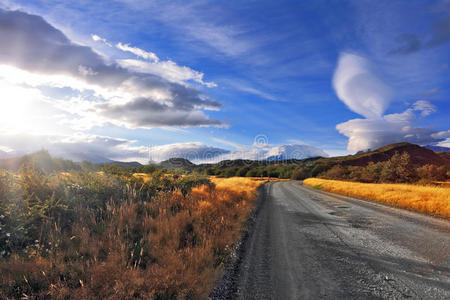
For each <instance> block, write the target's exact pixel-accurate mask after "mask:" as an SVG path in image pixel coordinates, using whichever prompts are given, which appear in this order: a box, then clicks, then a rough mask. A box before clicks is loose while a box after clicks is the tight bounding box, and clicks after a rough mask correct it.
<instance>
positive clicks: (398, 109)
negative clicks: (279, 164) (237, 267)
mask: <svg viewBox="0 0 450 300" xmlns="http://www.w3.org/2000/svg"><path fill="white" fill-rule="evenodd" d="M0 3H1V7H3V9H4V11H12V10H16V9H18V10H20V11H21V12H23V13H24V14H25V16H28V17H29V16H40V17H42V18H43V22H47V23H48V26H47V27H49V28H51V27H53V28H54V29H56V30H60V31H61V32H62V33H63V35H65V36H66V37H67V39H68V40H69V41H70V43H74V44H79V45H83V46H86V47H89V48H90V49H92V51H93V52H95V53H97V54H99V55H100V56H101V57H103V58H104V60H105V61H107V62H108V63H109V64H117V65H119V66H120V67H121V68H124V69H126V70H128V71H127V72H140V74H143V73H146V72H147V73H148V72H150V73H151V74H152V76H160V77H162V78H163V79H164V80H165V81H164V82H162V83H161V82H160V81H158V84H161V85H165V86H167V84H168V83H166V81H168V82H170V83H171V84H172V83H173V84H174V85H177V86H176V87H173V86H172V85H170V86H171V88H170V91H171V94H170V95H168V96H167V95H165V94H164V93H163V94H164V95H165V96H167V97H168V98H167V99H166V100H161V99H162V98H164V97H162V96H161V95H160V94H157V93H156V94H155V93H154V90H150V89H145V90H143V89H141V88H139V89H137V88H135V87H133V90H132V91H130V90H125V88H123V89H120V90H117V91H114V90H113V89H112V88H109V86H108V89H109V90H108V92H107V93H106V92H104V93H103V94H101V93H100V92H99V91H97V90H96V89H95V88H92V90H90V88H89V87H82V88H78V87H77V86H78V85H77V83H74V84H72V85H71V83H66V84H61V83H58V84H48V83H47V81H46V80H44V79H42V78H41V77H42V76H44V75H45V76H47V75H48V74H47V73H48V72H44V71H43V70H42V69H36V68H34V67H33V68H31V67H29V66H30V64H31V63H30V62H29V61H26V62H24V61H23V60H19V59H18V58H17V59H16V57H12V58H11V57H8V53H12V52H8V51H9V50H10V49H9V50H8V49H6V50H4V51H3V50H2V49H0V56H1V61H0V63H2V64H3V65H6V66H9V67H11V66H12V67H13V68H15V69H14V70H16V69H19V70H24V71H26V72H27V74H28V73H32V74H39V76H40V78H41V79H39V80H40V81H39V80H38V79H35V80H37V81H39V84H28V83H27V82H20V86H24V85H25V86H30V85H31V86H33V88H34V91H33V93H37V94H39V95H40V97H45V99H44V100H42V99H41V100H42V101H43V103H44V102H45V103H46V104H45V105H40V104H39V105H37V106H39V109H42V110H46V111H47V113H48V112H50V111H51V112H52V114H51V116H56V115H61V116H62V115H64V117H63V118H62V120H63V121H61V119H57V118H56V119H55V121H52V122H51V124H47V125H46V126H44V125H42V126H37V127H38V128H40V129H39V130H37V129H36V132H33V135H34V136H45V137H46V138H45V139H40V140H45V141H46V143H50V144H52V145H56V144H58V145H59V146H60V149H58V150H56V148H55V152H56V153H57V154H60V153H64V152H63V150H61V149H62V148H64V149H67V147H63V146H61V145H62V144H64V143H66V142H67V140H70V144H71V145H72V146H73V147H74V148H76V147H86V145H87V144H89V143H91V144H92V145H94V144H95V146H92V151H93V152H95V151H100V152H101V150H99V149H103V148H102V147H109V148H110V150H111V151H110V152H108V151H106V152H107V154H108V155H109V157H108V158H112V159H132V158H133V159H134V158H137V157H141V160H142V155H144V154H143V153H145V151H144V150H143V149H144V147H146V146H148V145H151V146H161V147H162V146H164V145H166V146H164V147H166V148H164V149H165V150H168V149H171V146H169V145H171V144H174V143H177V149H182V145H180V143H186V145H187V148H186V149H187V150H186V151H193V150H192V149H203V148H205V147H206V148H207V149H224V150H227V151H231V153H234V152H233V151H236V150H242V151H244V150H243V149H246V151H247V150H248V152H252V151H254V152H255V151H256V152H258V151H257V150H258V149H262V148H264V149H267V148H268V147H272V148H273V147H279V146H282V145H285V144H306V145H311V146H313V147H316V148H318V149H322V150H325V151H326V152H327V153H329V154H330V155H338V154H345V153H353V152H356V151H358V150H365V149H367V148H374V147H378V146H381V145H383V144H387V143H391V142H396V141H403V140H405V141H410V142H415V143H419V144H440V145H443V146H449V145H450V142H449V140H448V130H449V122H448V116H449V113H450V104H449V100H450V99H449V98H450V84H449V80H450V69H449V64H450V61H449V59H450V2H449V1H192V2H188V1H171V2H169V1H140V0H136V1H134V0H122V1H21V0H18V1H0ZM5 16H6V15H5ZM14 17H15V16H12V15H8V16H6V17H5V18H14ZM22 20H23V19H22ZM21 22H23V21H21ZM0 26H2V25H0ZM43 26H44V25H43ZM45 26H46V25H45ZM45 26H44V27H45ZM19 27H20V26H19ZM47 27H46V28H47ZM16 29H17V28H16ZM16 29H14V30H16ZM17 30H30V28H28V29H27V28H25V26H23V27H20V28H18V29H17ZM49 30H50V29H49ZM50 31H51V30H50ZM45 32H47V31H45ZM45 32H44V33H43V35H45V34H46V33H45ZM93 37H95V38H93ZM27 43H28V42H27V41H25V42H24V45H22V47H27V45H28V44H27ZM119 43H120V44H121V45H127V46H128V47H129V48H132V49H134V50H131V51H127V50H125V51H124V50H123V49H120V47H117V45H118V44H119ZM28 46H29V45H28ZM1 47H2V46H0V48H1ZM122 48H123V47H122ZM136 49H140V50H141V51H144V52H140V53H141V54H142V53H147V54H149V53H152V54H154V55H155V57H156V59H155V57H153V56H152V57H150V56H147V57H146V58H145V57H143V56H142V55H141V56H139V55H136V53H137V52H136ZM7 50H8V51H7ZM128 50H130V49H128ZM2 51H3V52H2ZM49 51H50V50H49ZM132 51H134V53H132ZM2 53H3V55H2ZM4 53H6V54H4ZM9 55H10V54H9ZM44 55H45V53H44ZM37 59H39V58H37ZM89 59H90V58H89ZM89 59H88V58H86V60H87V61H88V62H86V64H80V65H78V71H79V73H80V74H83V76H85V77H86V76H91V77H95V76H99V75H98V73H99V72H100V71H97V70H96V69H95V67H96V66H97V65H92V67H90V66H91V65H89V63H90V62H91V61H90V60H89ZM169 61H170V62H169ZM338 65H339V66H341V69H340V72H338ZM183 67H186V68H183ZM149 68H150V69H151V71H149ZM8 70H9V69H7V71H8ZM52 70H53V69H52ZM130 70H131V71H130ZM7 71H5V72H6V73H8V72H9V71H8V72H7ZM49 72H50V71H49ZM52 72H54V74H59V73H58V72H62V71H61V70H59V68H55V69H54V70H53V71H52ZM173 72H175V73H173ZM44 73H46V74H44ZM50 73H51V72H50ZM63 73H64V72H63ZM69 73H70V72H69ZM69 73H67V74H69ZM147 73H146V74H147ZM52 74H53V73H52ZM64 74H66V73H64ZM70 74H73V73H70ZM202 74H203V77H201V75H202ZM0 75H1V74H0ZM28 75H29V74H28ZM28 75H27V76H28ZM78 75H79V74H78ZM78 75H77V76H78ZM18 76H22V78H25V77H26V76H25V75H18ZM77 76H75V77H77ZM139 76H141V75H139ZM141 77H142V78H143V75H142V76H141ZM141 77H140V78H141ZM27 78H28V77H27ZM108 78H110V77H108ZM142 78H141V79H142ZM76 79H77V80H78V79H80V78H78V77H77V78H76ZM141 79H140V80H141ZM30 80H31V79H30ZM105 80H106V79H105ZM108 80H112V79H108ZM145 80H146V81H145V82H147V81H148V80H147V79H145ZM152 80H153V79H152ZM23 81H25V80H23ZM44 81H45V83H42V82H44ZM142 81H144V79H142ZM66 82H67V81H66ZM103 82H104V81H102V84H103ZM152 82H153V81H152ZM88 83H89V84H94V85H99V84H100V83H99V81H95V82H94V81H92V82H89V81H88ZM375 83H376V84H375ZM8 84H11V82H9V83H8ZM14 84H16V85H17V84H18V83H17V82H14ZM133 84H134V83H133ZM136 84H137V85H139V87H141V86H140V85H143V84H144V83H142V82H140V83H136ZM152 84H153V83H152ZM64 85H66V86H64ZM178 85H179V86H181V87H178ZM101 87H102V88H105V89H106V87H105V86H101ZM152 87H153V86H152ZM178 89H182V90H183V91H182V92H180V95H181V94H182V95H183V97H184V98H183V97H181V96H180V99H179V100H173V99H172V98H170V97H174V93H175V92H173V90H178ZM15 91H16V89H12V92H11V93H13V95H14V92H15ZM102 91H103V90H102ZM158 91H159V90H158ZM28 92H30V91H28ZM28 92H24V93H23V94H24V95H28V94H27V93H28ZM115 92H117V93H118V95H119V94H120V97H122V93H125V94H126V93H128V94H126V95H128V96H129V94H131V96H130V97H132V98H133V99H134V100H130V99H128V98H123V99H122V100H121V101H122V102H120V101H118V100H117V101H118V102H114V101H116V100H115V99H116V98H117V97H118V96H116V95H114V93H115ZM30 93H31V92H30ZM94 94H95V97H94V96H93V95H94ZM99 94H101V96H99ZM188 94H189V95H191V96H192V95H193V94H195V96H192V97H193V98H195V99H194V100H193V98H189V99H191V100H192V102H189V101H191V100H186V99H187V98H186V97H188V96H186V95H188ZM197 94H198V95H197ZM4 96H5V95H4ZM8 96H10V95H9V94H8ZM128 96H126V97H128ZM191 96H189V97H191ZM123 97H125V96H123ZM142 97H143V98H145V97H147V98H148V97H149V98H148V99H152V100H151V101H152V102H151V103H143V102H144V101H143V100H142V101H140V102H139V103H137V102H136V101H135V99H138V98H142ZM152 97H153V98H152ZM147 98H146V99H147ZM197 98H198V99H197ZM52 99H55V101H58V102H57V103H58V105H55V104H54V103H55V102H52ZM63 99H71V101H70V103H68V101H64V100H63ZM75 99H76V101H75ZM126 99H128V100H126ZM155 99H157V100H155ZM205 99H209V100H205ZM160 100H161V101H163V102H164V101H166V102H164V104H167V103H168V106H167V107H169V108H173V109H175V108H177V107H178V106H179V107H182V109H181V110H180V112H179V114H177V115H175V116H172V112H171V111H169V108H167V107H164V109H163V108H161V107H160V106H159V105H160V102H158V101H160ZM29 101H31V102H30V103H32V102H33V101H34V100H32V99H31V100H29ZM36 101H37V100H36ZM108 101H109V102H108ZM127 101H128V102H127ZM132 101H134V102H133V103H131V102H132ZM155 101H156V102H155ZM183 101H184V102H183ZM186 101H188V102H189V103H190V104H189V105H190V106H189V109H188V110H187V108H185V104H184V103H186ZM92 102H95V103H96V104H95V105H97V106H95V108H93V107H91V106H89V105H90V104H89V103H91V104H92ZM105 102H108V103H105ZM155 103H156V104H155ZM174 103H175V104H174ZM128 104H129V105H128ZM84 105H86V109H85V110H83V111H81V110H80V111H79V112H78V111H77V110H78V109H80V107H84ZM92 105H93V104H92ZM101 105H103V106H101ZM120 105H121V106H120ZM139 105H140V106H139ZM177 105H178V106H177ZM44 106H46V107H47V106H48V107H47V108H43V107H44ZM119 106H120V112H118V111H119V108H118V107H119ZM138 106H139V107H140V109H141V110H140V111H138V112H137V111H136V110H135V108H137V107H138ZM99 107H100V108H99ZM166 108H167V111H166ZM8 110H11V111H12V109H11V108H10V107H9V106H8V105H6V104H5V106H4V108H3V111H4V112H8ZM14 110H15V111H18V108H17V107H14ZM69 110H72V111H69ZM74 110H75V111H74ZM145 110H151V111H145ZM92 111H97V112H101V113H98V114H99V116H100V115H101V117H99V118H97V117H96V115H95V113H90V112H92ZM160 111H163V113H164V114H163V115H162V116H160V115H158V112H160ZM181 111H182V112H181ZM373 111H376V113H372V112H373ZM88 112H89V113H88ZM147 113H148V114H150V115H152V116H153V117H152V118H153V119H151V120H149V118H148V117H147V115H146V114H147ZM7 114H8V115H10V116H11V114H10V113H7ZM187 114H188V115H189V116H188V117H187ZM22 115H23V114H22ZM69 115H70V116H69ZM136 115H139V116H136ZM34 118H35V117H34ZM176 118H181V119H183V120H188V121H186V122H178V121H175V119H176ZM47 119H48V118H47ZM135 119H139V121H135ZM162 119H164V121H163V122H159V121H155V120H162ZM33 120H34V119H33ZM355 120H356V121H355ZM10 121H11V120H10ZM350 121H351V122H350ZM39 122H40V121H39V120H34V121H33V124H34V125H33V129H35V128H37V127H36V124H37V123H39ZM59 122H62V123H61V124H62V125H61V126H55V124H59ZM339 124H341V125H339ZM2 126H3V129H4V130H3V131H6V129H7V130H8V132H6V133H4V134H3V135H5V136H6V137H4V138H1V137H0V146H2V147H3V148H0V149H4V150H5V151H12V150H14V151H20V150H22V151H25V149H24V148H26V150H28V149H29V150H30V151H31V150H34V149H33V147H32V146H30V145H25V144H24V143H20V138H19V137H22V138H23V139H27V138H26V135H27V134H30V130H28V129H27V128H26V126H25V127H24V126H22V128H20V126H17V125H16V124H15V123H14V122H9V123H8V124H3V125H2ZM14 126H16V127H14ZM41 127H42V128H41ZM55 127H56V129H58V130H56V129H55ZM13 129H14V130H13ZM0 134H1V133H0ZM257 136H260V137H261V136H264V140H265V142H266V143H267V145H265V146H264V147H261V146H258V145H256V144H254V140H255V137H257ZM74 137H76V138H74ZM105 137H109V140H108V141H111V140H113V141H114V140H115V142H113V143H112V144H108V143H106V144H105V140H107V139H106V138H105ZM11 140H13V141H14V142H11ZM64 141H65V142H64ZM99 141H101V142H99ZM191 142H196V144H194V145H193V144H192V143H191ZM96 143H98V144H96ZM66 144H67V143H66ZM39 146H40V147H44V148H47V147H48V148H50V149H51V148H52V146H47V145H46V144H42V143H40V144H39ZM19 147H22V148H23V149H18V148H19ZM117 147H118V148H117ZM196 147H197V148H196ZM208 147H209V148H208ZM115 148H117V149H115ZM123 149H126V151H124V152H123V153H128V154H127V155H125V154H123V155H122V156H121V155H119V154H118V153H117V151H119V150H123ZM158 149H159V151H161V149H162V148H158ZM127 151H128V152H127ZM180 151H182V150H180ZM199 151H200V150H199ZM169 152H170V151H169ZM258 153H259V152H258ZM100 154H101V153H99V155H100Z"/></svg>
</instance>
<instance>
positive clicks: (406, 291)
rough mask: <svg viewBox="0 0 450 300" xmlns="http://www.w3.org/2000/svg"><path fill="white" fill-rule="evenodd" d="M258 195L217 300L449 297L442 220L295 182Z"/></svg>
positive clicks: (448, 232) (448, 241)
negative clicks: (224, 290)
mask: <svg viewBox="0 0 450 300" xmlns="http://www.w3.org/2000/svg"><path fill="white" fill-rule="evenodd" d="M261 193H263V194H262V195H261V198H260V200H259V201H260V203H259V204H258V205H259V208H258V210H257V214H256V215H255V216H254V224H253V226H252V228H251V229H250V232H249V234H248V236H247V238H246V240H245V241H244V245H243V247H244V248H243V249H241V250H242V251H241V254H240V255H241V256H242V257H241V258H240V259H239V266H238V267H237V268H236V269H235V274H234V276H233V277H235V278H233V279H232V280H233V283H232V284H229V285H228V289H232V291H228V294H227V293H223V295H224V296H225V297H218V298H233V299H378V298H381V299H450V222H449V221H447V220H443V219H438V218H433V217H429V216H424V215H421V214H417V213H414V212H409V211H406V210H402V209H397V208H393V207H389V206H386V205H383V204H378V203H374V202H369V201H364V200H358V199H354V198H349V197H343V196H338V195H333V194H330V193H326V192H322V191H318V190H315V189H312V188H310V187H306V186H303V185H302V184H301V183H300V182H294V181H292V182H273V183H268V184H266V185H265V186H264V188H263V189H261ZM213 298H214V297H213Z"/></svg>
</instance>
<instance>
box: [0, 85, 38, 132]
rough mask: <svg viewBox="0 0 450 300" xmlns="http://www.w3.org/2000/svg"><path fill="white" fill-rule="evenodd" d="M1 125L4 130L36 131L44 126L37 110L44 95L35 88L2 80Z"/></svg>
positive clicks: (0, 94)
mask: <svg viewBox="0 0 450 300" xmlns="http://www.w3.org/2000/svg"><path fill="white" fill-rule="evenodd" d="M0 96H1V99H0V126H1V130H2V131H6V132H8V133H12V132H34V131H36V130H37V129H39V128H41V127H42V125H43V124H42V120H41V121H38V119H39V118H37V117H38V115H37V111H36V106H37V105H38V103H37V102H38V101H39V98H41V97H42V96H41V95H40V93H39V92H38V91H37V90H36V89H34V88H28V87H26V86H20V85H15V84H11V83H9V82H7V81H4V80H0Z"/></svg>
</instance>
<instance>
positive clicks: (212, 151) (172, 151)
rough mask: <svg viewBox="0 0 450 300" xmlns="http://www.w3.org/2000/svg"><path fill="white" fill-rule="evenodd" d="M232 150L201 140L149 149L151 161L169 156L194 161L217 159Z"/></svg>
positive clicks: (161, 159)
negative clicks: (206, 143) (209, 144)
mask: <svg viewBox="0 0 450 300" xmlns="http://www.w3.org/2000/svg"><path fill="white" fill-rule="evenodd" d="M229 152H230V151H228V150H225V149H221V148H216V147H211V146H207V145H205V144H203V143H199V142H189V143H175V144H167V145H161V146H153V147H150V149H149V157H150V160H151V161H155V162H160V161H163V160H167V159H169V158H174V157H176V158H185V159H188V160H190V161H192V162H204V161H211V160H216V159H218V158H219V157H222V156H223V155H224V154H227V153H229Z"/></svg>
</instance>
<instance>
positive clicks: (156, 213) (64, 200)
mask: <svg viewBox="0 0 450 300" xmlns="http://www.w3.org/2000/svg"><path fill="white" fill-rule="evenodd" d="M1 175H2V178H0V179H1V180H0V193H1V194H2V196H3V197H0V198H1V200H2V201H1V203H0V228H1V231H0V241H1V245H0V247H1V249H0V250H1V251H0V274H1V276H0V298H1V299H15V298H23V299H25V298H26V299H29V298H30V299H35V298H36V299H47V298H48V299H68V298H70V299H205V298H207V296H208V294H209V292H210V290H211V289H212V287H213V286H214V284H215V282H216V280H217V279H218V277H219V274H220V273H221V270H222V267H223V265H224V263H225V261H226V260H227V259H228V257H229V255H230V254H231V252H232V249H233V244H234V243H235V242H237V241H238V239H239V238H240V236H241V232H242V229H243V226H244V223H245V221H246V219H247V218H248V215H249V213H250V211H251V209H252V207H253V202H254V200H255V196H256V188H257V187H258V186H259V185H260V184H261V183H262V182H263V181H255V180H251V179H248V178H246V179H230V181H229V182H228V183H225V182H224V181H223V180H216V179H213V183H211V182H210V181H209V179H207V178H194V177H192V176H183V177H177V176H172V177H167V176H158V175H157V174H156V175H153V176H149V177H148V178H146V179H145V180H144V179H143V178H136V177H139V176H136V177H134V178H133V177H132V178H123V177H122V176H114V175H105V174H97V173H95V172H90V173H84V172H83V173H77V172H75V173H70V174H58V175H52V176H44V175H43V174H41V173H36V171H34V170H24V171H23V172H22V173H21V174H19V175H15V174H8V173H5V172H4V173H2V174H1ZM214 183H215V184H217V187H216V186H215V184H214ZM231 183H232V184H231ZM228 184H230V185H229V186H228Z"/></svg>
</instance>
